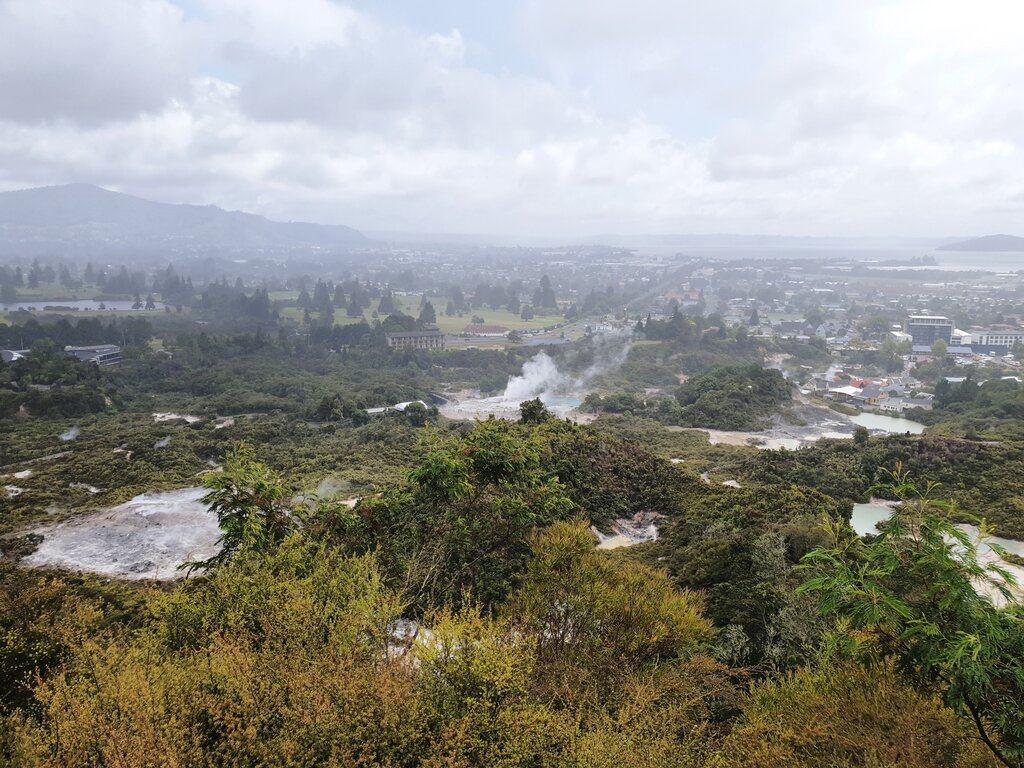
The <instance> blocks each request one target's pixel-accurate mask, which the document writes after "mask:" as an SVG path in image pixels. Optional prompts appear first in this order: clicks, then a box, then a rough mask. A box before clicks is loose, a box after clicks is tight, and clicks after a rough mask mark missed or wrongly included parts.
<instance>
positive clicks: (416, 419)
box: [402, 401, 430, 427]
mask: <svg viewBox="0 0 1024 768" xmlns="http://www.w3.org/2000/svg"><path fill="white" fill-rule="evenodd" d="M402 413H403V414H404V415H405V419H406V421H408V422H409V423H410V424H411V425H412V426H414V427H422V426H425V425H426V423H427V420H428V419H429V417H430V414H429V412H428V411H427V407H426V406H425V405H424V404H423V403H421V402H418V401H413V402H411V403H409V404H408V405H407V406H405V410H404V411H403V412H402Z"/></svg>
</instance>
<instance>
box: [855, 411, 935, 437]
mask: <svg viewBox="0 0 1024 768" xmlns="http://www.w3.org/2000/svg"><path fill="white" fill-rule="evenodd" d="M850 421H852V422H853V423H854V424H856V425H857V426H859V427H866V428H867V429H871V430H880V431H882V432H889V433H891V434H899V435H902V434H904V433H906V432H909V433H910V434H912V435H920V434H923V433H924V424H921V423H919V422H916V421H911V420H910V419H900V418H897V417H896V416H883V415H882V414H880V413H858V414H857V415H856V416H851V417H850Z"/></svg>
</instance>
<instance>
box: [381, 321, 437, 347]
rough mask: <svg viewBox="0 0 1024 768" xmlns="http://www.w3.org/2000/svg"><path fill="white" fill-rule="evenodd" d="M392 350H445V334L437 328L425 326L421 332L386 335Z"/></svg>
mask: <svg viewBox="0 0 1024 768" xmlns="http://www.w3.org/2000/svg"><path fill="white" fill-rule="evenodd" d="M386 338H387V342H388V346H389V347H391V348H392V349H444V334H443V333H442V332H441V331H440V329H438V327H437V326H436V325H435V326H429V325H428V326H424V328H423V330H421V331H403V332H401V333H388V334H386Z"/></svg>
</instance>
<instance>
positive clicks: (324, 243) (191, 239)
mask: <svg viewBox="0 0 1024 768" xmlns="http://www.w3.org/2000/svg"><path fill="white" fill-rule="evenodd" d="M0 242H2V243H4V244H5V245H6V246H8V247H12V246H17V245H20V246H23V247H30V246H32V245H36V246H40V245H45V244H53V245H80V246H87V245H100V244H110V245H119V246H129V247H130V246H137V247H144V248H146V249H150V250H151V249H153V248H167V249H186V248H187V249H202V248H216V249H239V248H252V249H258V248H267V249H287V248H301V247H306V248H310V247H319V248H344V247H349V246H356V245H361V244H365V243H367V242H369V241H368V240H367V238H366V237H364V236H363V234H362V233H361V232H359V231H358V230H355V229H352V228H351V227H346V226H341V225H326V224H311V223H305V222H279V221H271V220H270V219H267V218H265V217H263V216H258V215H256V214H252V213H243V212H241V211H225V210H224V209H222V208H218V207H217V206H213V205H187V204H175V203H157V202H153V201H151V200H145V199H143V198H141V197H134V196H132V195H126V194H123V193H120V192H111V191H110V190H107V189H103V188H102V187H97V186H93V185H91V184H65V185H61V186H55V187H36V188H34V189H23V190H17V191H14V192H0ZM30 249H31V248H30Z"/></svg>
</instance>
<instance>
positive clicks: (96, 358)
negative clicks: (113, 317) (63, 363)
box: [64, 344, 121, 366]
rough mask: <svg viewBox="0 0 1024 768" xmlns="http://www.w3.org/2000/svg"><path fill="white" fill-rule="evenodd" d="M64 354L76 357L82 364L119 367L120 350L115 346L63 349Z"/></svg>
mask: <svg viewBox="0 0 1024 768" xmlns="http://www.w3.org/2000/svg"><path fill="white" fill-rule="evenodd" d="M64 354H66V355H70V356H71V357H77V358H78V359H79V360H81V361H82V362H83V363H96V365H101V366H107V365H120V363H121V348H120V347H119V346H117V345H116V344H97V345H95V346H91V347H70V346H69V347H64Z"/></svg>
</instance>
